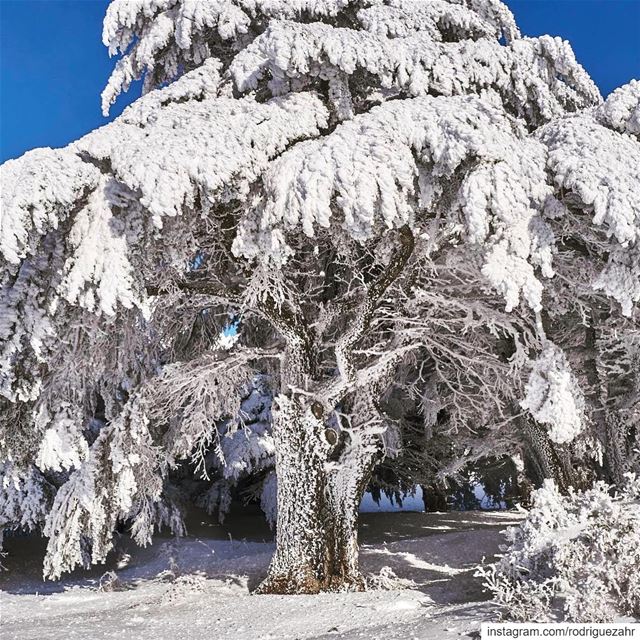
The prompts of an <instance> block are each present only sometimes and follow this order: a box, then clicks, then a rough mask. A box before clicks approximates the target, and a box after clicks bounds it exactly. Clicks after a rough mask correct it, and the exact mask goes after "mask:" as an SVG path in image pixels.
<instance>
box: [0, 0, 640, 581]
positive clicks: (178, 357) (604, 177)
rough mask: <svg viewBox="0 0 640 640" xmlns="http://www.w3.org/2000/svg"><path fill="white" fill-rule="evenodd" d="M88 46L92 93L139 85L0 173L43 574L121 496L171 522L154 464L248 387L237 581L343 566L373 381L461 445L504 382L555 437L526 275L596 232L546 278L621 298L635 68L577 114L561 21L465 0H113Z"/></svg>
mask: <svg viewBox="0 0 640 640" xmlns="http://www.w3.org/2000/svg"><path fill="white" fill-rule="evenodd" d="M104 39H105V42H106V43H107V44H108V46H109V47H110V50H111V51H112V52H115V53H117V52H118V51H119V52H120V53H121V54H122V57H121V58H120V60H119V61H118V63H117V65H116V68H115V71H114V73H113V75H112V77H111V79H110V81H109V84H108V86H107V88H106V89H105V93H104V94H103V105H104V107H105V108H108V106H109V104H110V103H111V102H112V101H113V99H114V97H115V96H116V95H117V93H118V92H119V91H121V90H123V89H126V88H127V87H128V86H129V83H130V82H131V81H132V80H134V79H136V78H139V77H144V84H145V91H146V92H147V94H146V95H145V96H144V97H143V98H141V99H140V100H138V101H136V102H135V103H134V104H133V105H131V106H130V107H129V108H128V109H127V110H126V111H125V112H124V113H123V114H122V116H120V117H119V118H118V119H117V120H116V121H115V122H114V123H112V124H110V125H107V126H105V127H103V128H101V129H98V130H97V131H95V132H93V133H91V134H89V135H88V136H85V137H84V138H82V139H81V140H79V141H77V142H75V143H73V144H72V145H70V146H68V147H66V148H65V149H61V150H51V149H42V150H36V151H33V152H30V153H28V154H25V156H23V157H22V158H21V159H19V160H17V161H9V162H7V163H5V165H3V167H2V184H3V189H2V191H3V208H2V219H1V220H0V231H1V233H0V239H1V245H0V247H1V251H2V255H3V257H4V262H3V263H2V302H1V306H0V309H1V314H2V315H1V320H0V337H1V338H2V347H1V352H0V353H1V356H0V375H1V382H2V394H3V398H4V400H3V407H2V409H3V411H2V417H1V418H0V421H1V422H0V430H1V434H2V435H1V438H0V445H1V447H2V449H1V455H2V459H3V461H4V462H3V473H4V476H3V487H4V493H3V494H2V497H0V504H2V505H3V513H4V514H5V515H4V516H3V518H4V520H5V521H7V522H10V523H12V524H18V525H21V526H36V525H37V524H38V523H40V522H41V521H42V519H43V518H45V528H44V531H45V534H46V535H48V536H49V547H48V551H47V557H46V560H45V574H46V575H48V576H52V577H57V576H59V575H60V574H61V572H63V571H65V570H69V569H71V568H72V567H74V566H75V565H77V564H85V565H86V564H87V563H89V562H99V561H102V560H104V558H105V555H106V553H107V552H108V551H109V549H110V548H111V544H112V542H111V536H112V532H113V530H114V528H115V526H116V524H117V522H118V521H121V520H125V521H127V522H129V523H130V524H131V530H132V534H133V536H134V538H135V539H136V540H137V541H138V542H140V543H146V542H148V541H149V540H150V537H151V535H152V532H153V529H154V526H162V525H163V524H168V525H170V526H172V528H173V529H174V530H175V531H178V532H179V531H180V530H181V526H182V525H181V520H180V513H179V511H178V510H177V508H176V506H175V505H174V504H172V502H171V500H170V496H168V494H167V492H166V491H164V483H165V481H166V478H167V475H168V473H169V472H170V470H171V469H172V468H175V466H176V465H178V464H179V461H180V460H185V459H188V458H190V457H193V456H195V459H196V464H197V461H198V460H203V459H204V457H205V456H206V452H207V451H208V450H211V449H213V450H214V451H215V452H216V453H217V455H218V456H219V457H220V459H221V460H222V459H223V456H224V450H225V446H224V438H223V437H222V436H221V425H223V429H222V431H225V430H228V431H230V432H233V430H234V429H238V428H241V427H242V426H243V423H244V422H245V419H246V415H245V412H243V410H242V405H243V402H246V400H247V398H248V397H250V396H251V393H252V385H255V384H256V381H258V380H260V381H262V382H261V384H264V385H267V386H268V390H265V393H266V394H267V395H268V396H273V404H272V405H271V409H270V419H271V423H272V425H271V426H272V429H271V430H272V438H273V445H274V450H275V461H276V470H277V547H276V553H275V556H274V558H273V561H272V564H271V567H270V571H269V575H268V576H267V578H266V579H265V581H264V582H263V583H262V585H261V586H260V587H259V591H261V592H277V593H300V592H307V593H313V592H317V591H319V590H325V589H359V588H362V586H363V581H362V578H361V577H360V574H359V572H358V556H357V531H356V525H357V511H358V505H359V502H360V498H361V495H362V493H363V491H364V488H365V487H366V485H367V482H368V481H369V478H370V475H371V472H372V470H373V468H374V467H375V465H376V464H377V463H378V462H379V461H380V459H381V458H382V457H383V456H384V455H385V451H392V450H393V449H394V447H395V448H397V447H396V445H397V433H398V421H399V420H401V419H402V417H403V415H402V412H400V413H399V412H398V411H395V412H394V411H393V410H392V407H391V404H392V403H391V400H392V396H393V394H394V393H396V394H397V393H400V394H401V395H402V394H404V395H405V396H406V397H411V398H414V399H415V398H417V397H419V398H421V401H420V405H419V410H420V413H421V415H423V417H424V419H425V424H427V425H428V424H429V421H431V424H433V423H434V419H433V416H434V408H435V407H437V406H439V405H440V404H445V403H446V406H447V408H448V409H447V410H448V413H449V416H450V421H451V425H452V429H451V433H453V434H456V433H461V434H465V433H472V432H473V431H474V426H473V425H474V424H475V425H481V427H482V429H483V430H486V431H487V432H490V434H489V435H490V436H491V437H486V438H484V439H483V445H482V448H483V451H482V455H486V452H487V451H492V452H493V453H494V455H500V454H501V453H502V451H501V450H499V447H498V448H497V446H496V445H497V443H500V442H503V443H504V444H503V445H502V446H504V447H506V442H507V441H508V440H509V439H511V440H513V438H514V435H513V433H512V432H511V431H510V425H511V423H512V418H513V416H514V414H519V413H521V405H522V407H525V408H526V409H527V410H528V411H529V412H530V414H531V416H532V418H533V419H534V420H535V421H537V423H538V424H539V425H543V429H545V430H547V431H548V434H549V438H551V440H552V441H554V442H568V441H570V440H572V439H573V438H574V437H575V436H576V435H577V434H579V433H581V432H582V431H583V429H584V424H585V412H584V402H583V393H582V391H581V390H580V386H579V381H578V380H577V378H576V375H575V374H574V373H573V372H572V371H571V367H570V362H569V360H568V359H567V357H566V356H565V354H564V353H563V351H562V348H561V346H559V345H558V344H554V343H553V342H552V340H553V339H554V337H553V336H554V333H553V332H549V333H548V332H547V329H546V328H545V323H546V322H547V320H546V315H545V314H546V313H548V312H547V307H548V306H549V305H556V304H557V300H554V299H553V297H550V295H549V294H547V292H546V291H545V290H544V288H543V280H546V279H549V278H551V277H552V276H553V275H554V271H553V265H552V259H553V258H554V257H555V254H561V253H562V242H561V239H562V238H563V237H565V236H569V235H575V236H577V237H578V238H582V237H583V236H585V235H586V236H588V237H589V238H590V235H589V234H591V233H593V234H595V235H597V237H598V241H597V242H596V243H595V244H594V245H593V251H595V258H594V259H593V260H591V259H590V258H591V254H589V253H588V252H587V256H586V258H587V261H588V262H589V265H590V267H589V270H588V271H587V273H584V272H583V271H580V272H577V274H576V271H575V270H573V271H571V272H570V273H569V275H568V276H567V279H566V286H567V287H569V288H570V289H571V290H573V287H575V286H577V284H576V283H577V282H584V283H585V286H586V287H590V286H595V287H596V288H597V289H599V290H601V291H602V295H603V296H604V297H605V298H606V300H607V301H608V300H610V299H613V300H614V301H615V303H608V304H611V309H612V314H613V315H614V316H616V317H618V316H620V309H621V311H622V313H623V314H625V315H626V316H627V317H628V318H629V322H630V323H633V322H634V320H633V318H636V320H635V321H636V322H637V310H636V308H635V307H634V304H635V303H636V302H637V300H638V298H639V297H640V288H639V287H638V286H637V279H638V268H637V265H638V261H637V251H638V249H637V247H638V234H639V233H640V231H639V230H640V224H639V222H640V212H639V206H640V205H639V204H638V201H637V198H634V197H633V193H634V185H635V184H637V178H638V175H637V173H638V167H639V166H640V162H638V159H639V155H640V154H639V151H638V142H637V140H635V139H633V138H632V135H633V128H634V127H635V126H636V125H635V124H634V122H635V120H634V118H635V119H636V120H637V115H633V114H637V106H636V105H637V95H636V93H637V92H636V88H635V85H630V88H629V87H628V88H627V89H625V90H624V91H623V93H622V94H621V95H622V98H621V97H620V95H617V96H616V97H615V99H613V102H608V103H606V104H605V105H604V106H602V107H601V108H600V111H597V112H594V111H592V108H593V107H596V106H597V105H600V104H601V98H600V95H599V93H598V91H597V89H596V88H595V86H594V85H593V83H592V82H591V80H590V79H589V77H588V76H587V74H586V73H585V72H584V70H583V69H582V68H581V67H580V66H579V65H578V64H577V63H576V61H575V59H574V57H573V54H572V52H571V49H570V47H569V45H568V44H567V43H565V42H563V41H561V40H559V39H554V38H550V37H548V36H544V37H542V38H521V37H520V36H519V33H518V30H517V28H516V26H515V24H514V21H513V17H512V16H511V14H510V12H509V11H508V9H507V8H506V7H505V6H504V5H502V4H501V3H500V2H497V1H494V0H469V1H467V2H442V1H438V0H431V1H427V0H425V1H422V2H417V1H412V0H393V1H390V2H385V3H383V2H368V1H365V0H363V1H349V0H317V1H315V2H313V1H312V2H308V1H306V0H302V1H300V2H294V3H292V2H288V1H286V2H285V1H284V0H283V1H282V2H278V1H276V2H274V1H273V0H269V2H262V1H257V2H256V0H251V1H249V0H228V1H225V2H192V1H188V0H161V1H160V0H146V1H144V2H137V3H132V2H129V1H126V0H116V1H115V2H113V3H112V4H111V5H110V7H109V10H108V13H107V17H106V19H105V28H104ZM165 85H166V86H165ZM156 87H158V88H156ZM634 92H636V93H634ZM634 100H635V102H634ZM620 105H622V106H620ZM624 109H627V111H624ZM634 109H635V111H633V110H634ZM578 112H580V113H578ZM627 112H628V113H627ZM574 113H577V114H578V115H567V114H574ZM607 114H609V115H607ZM625 114H626V115H627V116H628V117H626V116H625ZM629 114H631V115H629ZM625 117H626V119H625ZM621 128H622V129H623V130H624V132H620V129H621ZM615 129H618V130H617V131H616V130H615ZM629 132H631V133H629ZM602 145H605V148H606V149H607V154H609V157H610V158H611V161H612V162H613V159H614V158H615V162H616V164H615V171H611V172H610V171H609V170H607V171H605V170H604V168H603V166H602V165H601V164H599V163H596V162H593V161H591V160H590V159H591V158H595V157H597V155H598V154H600V153H601V149H600V148H601V146H602ZM590 154H591V155H590ZM594 185H597V186H596V187H594ZM574 212H575V213H574ZM579 216H582V217H581V218H580V219H579V220H578V219H576V218H577V217H579ZM587 219H590V222H586V220H587ZM554 225H565V227H566V228H567V229H570V231H566V232H565V235H564V236H560V237H557V236H556V234H555V232H554ZM591 275H593V276H594V277H593V278H592V279H590V280H589V282H587V280H586V278H587V277H589V276H591ZM578 276H579V278H580V279H578ZM563 282H565V280H564V278H563ZM634 314H635V315H634ZM634 326H636V325H634ZM231 328H233V329H232V330H231ZM225 331H226V333H227V336H228V335H229V333H235V335H236V337H237V339H236V341H235V343H234V344H230V342H232V341H230V340H228V339H224V333H225ZM558 335H560V336H563V335H564V333H563V331H562V330H560V331H559V334H558ZM559 342H561V341H560V340H559ZM505 343H507V345H508V347H505ZM603 353H604V351H603ZM603 362H604V361H603ZM599 371H600V373H599V375H600V376H602V375H608V374H607V373H606V372H604V369H603V366H602V365H599ZM530 372H531V375H530V376H529V373H530ZM525 379H528V384H527V385H526V388H523V387H524V381H525ZM625 380H626V378H625ZM392 383H394V384H393V386H392ZM625 384H626V383H625ZM619 388H621V387H619V386H618V385H617V383H616V384H615V389H616V390H615V391H611V392H608V394H609V395H607V398H609V397H619V396H620V391H618V389H619ZM612 389H613V387H612ZM521 391H522V393H521ZM430 394H431V395H430ZM443 398H444V400H443ZM614 404H615V403H614ZM611 407H612V411H614V412H615V411H617V409H618V407H616V406H614V405H611ZM435 416H436V422H437V413H435ZM96 419H98V420H99V421H100V423H102V425H103V426H102V427H101V428H93V427H95V420H96ZM92 425H93V426H92ZM224 437H226V436H224ZM456 437H458V436H456ZM617 442H618V443H619V442H620V439H619V438H618V440H617ZM394 443H395V444H394ZM618 450H621V449H620V447H618ZM203 464H204V463H203ZM200 466H201V468H203V467H202V465H200ZM43 471H44V472H45V473H47V474H48V476H45V475H43ZM56 473H57V474H61V475H58V476H53V475H52V474H56ZM265 490H268V491H272V490H273V482H271V481H270V482H269V483H268V484H267V485H265ZM53 493H55V498H54V499H53V504H52V506H51V507H50V508H49V506H48V504H47V503H46V499H45V496H47V495H51V494H53Z"/></svg>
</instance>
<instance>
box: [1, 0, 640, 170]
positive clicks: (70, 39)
mask: <svg viewBox="0 0 640 640" xmlns="http://www.w3.org/2000/svg"><path fill="white" fill-rule="evenodd" d="M203 1H205V0H203ZM507 4H508V5H509V6H510V7H511V9H512V11H513V12H514V13H515V16H516V20H517V22H518V24H519V26H520V28H521V30H522V31H523V32H524V33H525V34H527V35H540V34H543V33H550V34H552V35H559V36H562V37H563V38H566V39H568V40H569V41H570V42H571V44H572V45H573V48H574V51H575V52H576V55H577V58H578V60H579V61H580V62H581V63H582V64H583V65H584V66H585V67H586V69H587V70H588V71H589V73H590V74H591V76H592V77H593V78H594V80H595V81H596V83H597V84H598V86H599V87H600V90H601V92H602V93H603V94H604V95H606V94H608V93H609V92H611V90H612V89H614V88H615V87H617V86H619V85H621V84H624V83H625V82H627V81H628V80H630V79H631V78H634V77H635V78H640V0H507ZM107 5H108V0H0V67H1V75H0V146H1V149H0V162H2V161H4V160H6V159H8V158H15V157H18V156H20V155H22V154H23V153H24V152H25V151H27V150H28V149H32V148H34V147H42V146H51V147H57V146H63V145H65V144H67V143H68V142H71V141H72V140H74V139H76V138H78V137H80V136H82V135H83V134H85V133H87V132H88V131H90V130H91V129H94V128H95V127H97V126H100V125H101V124H104V123H105V122H106V120H105V119H104V118H103V117H102V115H101V114H100V98H99V96H100V92H101V91H102V88H103V86H104V84H105V82H106V80H107V78H108V76H109V72H110V70H111V68H112V66H113V63H114V61H113V60H110V59H109V56H108V54H107V50H106V48H105V47H104V46H103V45H102V42H101V31H102V17H103V15H104V11H105V8H106V6H107ZM139 91H140V89H139V87H136V88H134V89H132V90H131V91H130V92H129V94H128V95H127V96H125V97H124V98H122V97H121V98H120V100H119V101H118V103H117V104H116V105H115V108H113V109H112V117H115V116H116V115H118V114H119V113H120V112H121V111H122V109H123V107H124V106H125V105H126V104H127V103H128V102H130V101H131V100H132V99H133V98H135V97H136V96H137V95H138V94H139Z"/></svg>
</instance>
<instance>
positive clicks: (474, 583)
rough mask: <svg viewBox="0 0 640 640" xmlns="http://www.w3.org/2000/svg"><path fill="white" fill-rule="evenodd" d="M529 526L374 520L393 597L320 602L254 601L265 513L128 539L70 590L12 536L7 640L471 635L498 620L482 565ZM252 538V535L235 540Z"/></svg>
mask: <svg viewBox="0 0 640 640" xmlns="http://www.w3.org/2000/svg"><path fill="white" fill-rule="evenodd" d="M519 519H520V516H519V515H518V514H515V513H513V512H482V513H475V512H474V513H455V512H454V513H443V514H424V513H422V514H419V513H396V514H384V515H383V514H364V515H363V516H362V523H361V539H362V548H361V553H360V555H361V565H362V569H363V572H364V573H365V574H366V575H367V576H368V577H369V579H370V582H371V583H372V584H379V585H384V586H385V587H386V589H385V590H382V589H370V590H368V591H366V592H364V593H344V594H321V595H316V596H254V595H250V593H249V590H250V589H251V588H252V587H254V586H255V585H256V583H257V581H258V580H259V579H260V578H261V577H262V576H263V575H264V573H265V571H266V569H267V565H268V562H269V560H270V558H271V554H272V552H273V547H274V545H273V543H272V542H271V541H270V540H269V539H268V538H269V530H268V529H267V528H266V526H265V523H264V520H263V519H262V518H261V517H259V516H257V515H256V516H253V515H250V514H242V513H238V512H236V513H235V519H234V518H233V517H232V518H231V519H230V520H229V524H228V526H227V527H222V526H220V525H218V524H214V523H213V522H212V521H211V520H210V519H209V518H208V516H206V515H204V514H203V513H201V512H194V513H192V514H191V519H190V528H191V529H192V530H193V532H192V533H191V534H190V535H188V536H186V537H185V538H182V539H172V538H169V537H166V536H157V537H156V538H155V540H154V543H153V545H152V546H150V547H147V548H146V549H140V548H138V547H136V546H135V545H133V544H132V542H131V541H130V540H129V539H128V537H126V536H122V537H121V539H120V541H119V543H118V548H117V551H116V552H115V553H114V554H113V555H112V556H111V557H110V558H109V559H108V561H107V564H106V565H105V566H104V567H102V568H99V567H94V568H92V570H91V571H89V572H78V571H76V572H74V573H73V574H72V575H71V577H69V578H66V579H65V580H64V581H62V582H47V583H43V582H41V581H40V579H39V575H38V573H39V570H40V556H41V554H42V552H43V544H42V541H41V540H39V539H37V538H33V537H29V538H10V539H9V540H7V544H6V547H7V549H8V551H9V555H8V556H7V558H6V559H5V560H4V564H5V565H6V566H7V568H8V569H9V571H8V572H7V573H3V574H0V588H1V589H2V592H1V594H0V598H1V605H2V613H3V631H4V637H6V638H7V639H8V638H20V639H21V640H30V639H33V640H36V639H38V640H47V639H56V640H57V639H59V638H63V637H64V638H92V639H93V638H95V639H99V638H105V639H106V638H123V637H126V638H141V639H146V638H154V639H158V640H164V639H165V638H167V639H169V638H170V639H171V640H180V639H182V638H185V639H186V638H189V639H199V638H207V639H210V638H215V639H216V640H217V639H222V638H226V637H230V638H231V637H232V638H234V639H235V640H276V639H277V640H294V639H298V640H306V639H311V638H327V639H329V638H334V637H335V638H343V639H345V640H356V639H359V638H367V639H373V638H388V639H389V640H394V639H397V640H400V639H402V640H405V639H407V638H417V639H420V640H422V639H425V640H426V639H427V638H429V639H430V638H438V639H440V638H443V639H445V638H459V637H464V636H467V635H468V634H469V633H472V632H473V631H477V630H478V629H479V625H480V622H481V621H486V620H489V619H490V616H491V615H492V613H493V609H492V605H490V604H489V603H487V602H486V596H485V595H484V594H483V593H482V591H481V587H480V582H479V580H476V579H473V578H472V574H473V572H474V567H475V565H476V564H478V563H479V562H480V561H481V560H482V558H483V556H487V557H490V556H492V555H493V554H495V553H496V552H497V551H498V544H499V542H500V540H501V536H500V535H497V533H498V532H499V531H500V530H502V529H504V527H506V526H508V525H510V524H514V523H516V522H518V521H519ZM240 532H243V533H246V532H252V533H251V535H250V536H249V539H243V540H236V539H233V537H232V534H234V535H235V534H239V533H240ZM225 538H226V539H225ZM106 572H113V573H106ZM101 577H102V581H101ZM100 584H102V587H100ZM399 585H405V586H407V585H411V588H398V586H399ZM390 586H395V588H392V589H389V587H390Z"/></svg>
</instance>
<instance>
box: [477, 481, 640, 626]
mask: <svg viewBox="0 0 640 640" xmlns="http://www.w3.org/2000/svg"><path fill="white" fill-rule="evenodd" d="M507 536H508V539H509V545H508V547H507V548H506V549H505V553H504V555H502V557H501V559H500V560H499V561H498V562H497V563H496V564H493V565H489V566H484V567H481V568H480V569H479V570H478V573H477V574H476V575H479V576H481V577H483V578H484V586H485V587H486V588H487V589H488V590H489V591H491V592H492V593H493V596H494V599H495V601H496V602H497V603H498V604H499V605H501V606H502V608H503V614H504V616H505V617H507V618H510V619H513V620H522V621H532V622H549V621H558V620H565V621H571V622H609V621H611V620H614V619H615V618H616V617H619V616H621V615H630V616H640V571H639V568H640V478H637V477H635V476H633V475H631V474H629V476H628V483H627V485H626V488H625V489H624V490H623V491H622V492H620V493H618V494H616V495H613V496H612V495H611V494H610V493H609V487H607V485H606V484H604V483H602V482H598V483H596V484H594V486H593V487H592V488H591V489H588V490H586V491H581V492H576V491H572V492H570V493H569V495H566V496H565V495H562V494H561V493H560V492H559V491H558V489H557V487H556V486H555V485H554V483H553V481H551V480H547V481H545V483H544V485H543V487H542V488H541V489H539V490H538V491H536V492H535V493H534V503H533V508H532V509H531V510H530V511H529V513H528V515H527V518H526V519H525V520H524V521H523V522H522V523H521V524H520V525H519V526H517V527H511V528H510V529H509V530H508V531H507Z"/></svg>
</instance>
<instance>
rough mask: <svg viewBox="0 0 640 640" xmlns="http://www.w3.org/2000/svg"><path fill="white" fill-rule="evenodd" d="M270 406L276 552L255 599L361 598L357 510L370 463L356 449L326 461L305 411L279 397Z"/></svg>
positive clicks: (328, 454) (319, 426)
mask: <svg viewBox="0 0 640 640" xmlns="http://www.w3.org/2000/svg"><path fill="white" fill-rule="evenodd" d="M274 405H275V406H276V407H277V408H275V409H274V410H273V437H274V440H275V445H276V473H277V478H278V489H277V502H278V514H277V524H276V551H275V554H274V557H273V559H272V561H271V565H270V567H269V572H268V575H267V577H266V578H265V580H264V581H263V582H262V583H261V584H260V585H259V587H258V588H257V590H256V592H257V593H275V594H302V593H307V594H309V593H319V592H321V591H361V590H362V589H363V588H364V580H363V578H362V576H361V575H360V572H359V569H358V531H357V524H358V507H359V504H360V498H361V495H362V492H363V490H364V488H365V485H366V482H367V481H368V476H369V474H370V472H371V469H372V467H373V463H374V459H375V455H373V454H372V452H371V451H370V450H369V449H370V448H367V447H363V446H360V443H355V445H353V446H350V447H349V449H348V451H345V452H344V453H343V454H341V456H340V459H339V460H337V461H332V454H335V443H332V442H330V440H331V438H329V439H327V437H326V435H325V425H324V422H323V421H322V419H320V418H318V417H316V416H315V415H314V412H313V410H312V409H311V408H305V407H303V406H302V405H301V403H299V402H298V401H297V400H295V399H291V398H288V397H285V396H282V395H281V396H278V397H277V398H276V401H275V403H274ZM334 457H335V456H334Z"/></svg>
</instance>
